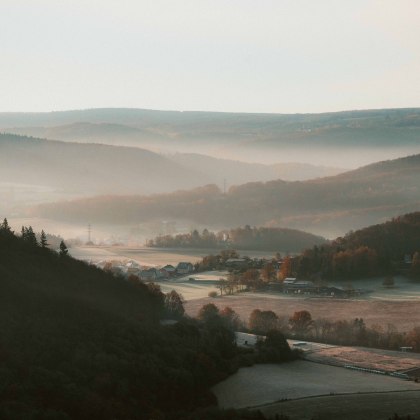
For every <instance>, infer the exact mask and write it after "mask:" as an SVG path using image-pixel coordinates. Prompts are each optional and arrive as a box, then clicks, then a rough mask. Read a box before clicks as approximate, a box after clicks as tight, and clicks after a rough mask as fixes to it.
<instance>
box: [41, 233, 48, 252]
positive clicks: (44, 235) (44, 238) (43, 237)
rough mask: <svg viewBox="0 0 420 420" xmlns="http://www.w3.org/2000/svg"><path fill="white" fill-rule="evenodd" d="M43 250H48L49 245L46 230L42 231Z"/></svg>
mask: <svg viewBox="0 0 420 420" xmlns="http://www.w3.org/2000/svg"><path fill="white" fill-rule="evenodd" d="M40 243H41V248H46V247H47V246H48V245H49V243H48V242H47V235H46V234H45V232H44V230H41V241H40Z"/></svg>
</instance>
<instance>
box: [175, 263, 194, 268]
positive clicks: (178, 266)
mask: <svg viewBox="0 0 420 420" xmlns="http://www.w3.org/2000/svg"><path fill="white" fill-rule="evenodd" d="M190 266H192V264H191V263H190V262H180V263H179V264H178V265H177V268H187V267H190Z"/></svg>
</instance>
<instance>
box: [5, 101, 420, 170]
mask: <svg viewBox="0 0 420 420" xmlns="http://www.w3.org/2000/svg"><path fill="white" fill-rule="evenodd" d="M0 129H2V130H4V131H8V132H13V133H16V134H24V135H31V136H37V137H45V138H48V139H53V140H63V141H78V142H97V143H107V144H115V145H125V146H127V145H129V146H137V147H143V148H150V149H153V150H157V149H159V150H165V151H178V152H186V151H188V152H191V151H192V152H195V153H204V154H212V155H213V156H215V155H216V156H223V157H225V158H230V159H240V160H241V159H242V160H243V159H246V160H248V161H253V162H255V159H256V158H257V157H258V158H259V159H260V160H259V161H260V162H263V161H269V162H271V163H275V160H274V159H276V158H277V157H278V156H281V157H282V158H283V159H282V161H283V162H284V161H285V160H284V157H285V156H287V160H288V161H292V162H303V161H304V162H305V163H314V164H322V165H331V162H334V165H338V166H340V167H341V166H344V167H355V165H356V164H357V163H359V164H366V163H368V162H372V161H374V160H383V159H390V158H394V157H397V156H401V155H404V154H410V153H420V142H419V141H420V109H419V108H411V109H408V108H407V109H379V110H361V111H345V112H329V113H321V114H290V115H287V114H246V113H229V112H225V113H223V112H177V111H155V110H145V109H88V110H75V111H63V112H50V113H0ZM372 156H376V158H375V157H373V158H372ZM347 161H348V163H350V164H351V165H345V164H344V163H343V162H346V163H347Z"/></svg>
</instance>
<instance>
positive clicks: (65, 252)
mask: <svg viewBox="0 0 420 420" xmlns="http://www.w3.org/2000/svg"><path fill="white" fill-rule="evenodd" d="M68 253H69V250H68V248H67V246H66V244H65V243H64V241H61V242H60V252H59V255H60V257H65V256H67V255H68Z"/></svg>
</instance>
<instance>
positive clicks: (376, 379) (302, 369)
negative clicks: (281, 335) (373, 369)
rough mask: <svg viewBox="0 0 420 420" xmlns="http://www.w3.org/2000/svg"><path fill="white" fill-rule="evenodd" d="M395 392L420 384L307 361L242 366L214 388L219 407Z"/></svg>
mask: <svg viewBox="0 0 420 420" xmlns="http://www.w3.org/2000/svg"><path fill="white" fill-rule="evenodd" d="M395 391H399V392H401V391H413V392H414V391H416V395H417V398H418V397H420V385H419V384H418V383H415V382H411V381H404V380H401V379H397V378H393V377H390V376H384V375H375V374H371V373H364V372H356V371H351V370H347V369H344V368H341V367H335V366H327V365H322V364H318V363H312V362H309V361H303V360H299V361H295V362H290V363H283V364H279V365H275V364H266V365H255V366H252V367H248V368H241V369H240V370H239V371H238V372H237V373H236V374H234V375H232V376H230V377H229V378H227V379H226V380H225V381H223V382H221V383H219V384H217V385H216V386H215V387H214V388H213V392H214V393H215V395H216V397H217V399H218V402H219V406H221V407H225V408H227V407H235V408H243V407H258V406H264V405H267V404H270V403H273V402H279V401H282V400H296V399H302V398H310V397H319V396H327V395H334V394H357V393H360V394H363V393H378V392H395Z"/></svg>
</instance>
